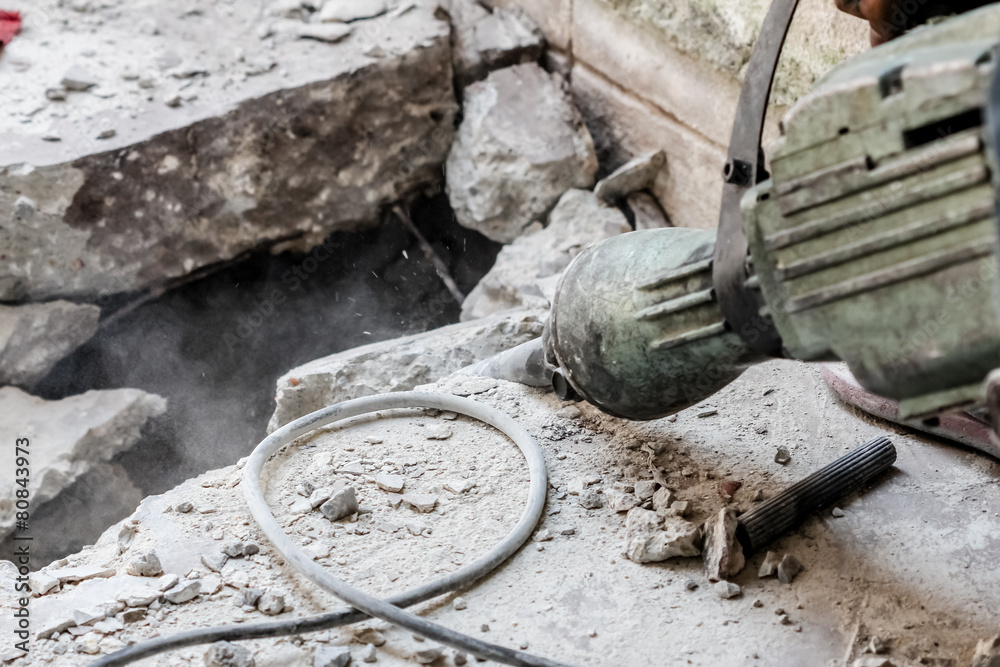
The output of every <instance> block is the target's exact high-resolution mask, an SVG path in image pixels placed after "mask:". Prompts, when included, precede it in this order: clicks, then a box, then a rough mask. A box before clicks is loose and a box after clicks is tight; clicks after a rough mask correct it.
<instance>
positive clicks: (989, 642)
mask: <svg viewBox="0 0 1000 667" xmlns="http://www.w3.org/2000/svg"><path fill="white" fill-rule="evenodd" d="M972 667H1000V635H996V636H995V637H993V638H992V639H983V640H981V641H980V642H979V643H978V644H977V645H976V653H975V655H973V656H972Z"/></svg>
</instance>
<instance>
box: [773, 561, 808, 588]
mask: <svg viewBox="0 0 1000 667" xmlns="http://www.w3.org/2000/svg"><path fill="white" fill-rule="evenodd" d="M802 570H803V566H802V563H800V562H799V559H798V558H796V557H795V556H793V555H792V554H785V557H784V558H782V559H781V562H780V563H778V581H780V582H781V583H783V584H790V583H792V582H793V581H794V580H795V577H797V576H798V575H799V572H801V571H802Z"/></svg>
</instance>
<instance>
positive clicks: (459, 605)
mask: <svg viewBox="0 0 1000 667" xmlns="http://www.w3.org/2000/svg"><path fill="white" fill-rule="evenodd" d="M451 606H452V607H454V608H455V609H456V610H457V611H462V610H463V609H468V608H469V603H468V602H466V601H465V598H455V599H454V600H452V601H451Z"/></svg>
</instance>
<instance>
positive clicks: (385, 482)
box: [375, 474, 447, 493]
mask: <svg viewBox="0 0 1000 667" xmlns="http://www.w3.org/2000/svg"><path fill="white" fill-rule="evenodd" d="M375 484H377V485H378V488H380V489H382V490H383V491H389V492H391V493H400V492H401V491H402V490H403V486H404V485H405V484H406V480H405V479H403V476H402V475H386V474H380V475H375ZM446 488H447V487H446Z"/></svg>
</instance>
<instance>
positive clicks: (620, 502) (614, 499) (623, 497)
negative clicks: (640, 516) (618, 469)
mask: <svg viewBox="0 0 1000 667" xmlns="http://www.w3.org/2000/svg"><path fill="white" fill-rule="evenodd" d="M604 497H605V498H606V499H607V501H608V505H609V506H610V507H611V509H613V510H614V511H615V512H628V511H629V510H630V509H632V508H633V507H635V506H636V505H638V504H639V501H638V500H637V499H636V497H635V495H633V494H631V493H625V492H624V491H615V490H614V489H611V490H608V491H605V492H604Z"/></svg>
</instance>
